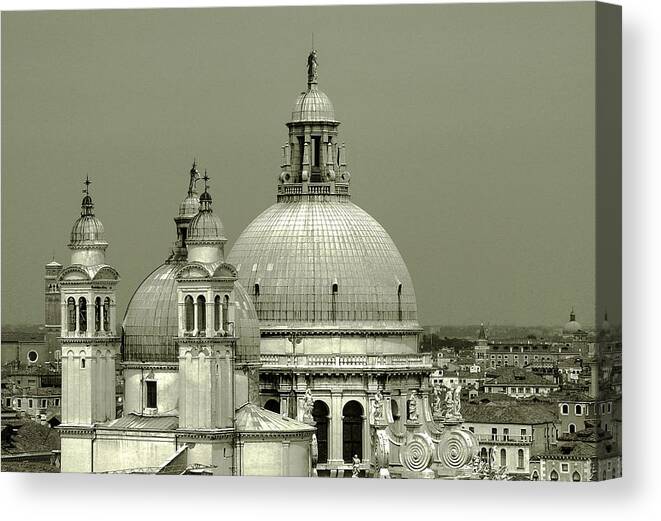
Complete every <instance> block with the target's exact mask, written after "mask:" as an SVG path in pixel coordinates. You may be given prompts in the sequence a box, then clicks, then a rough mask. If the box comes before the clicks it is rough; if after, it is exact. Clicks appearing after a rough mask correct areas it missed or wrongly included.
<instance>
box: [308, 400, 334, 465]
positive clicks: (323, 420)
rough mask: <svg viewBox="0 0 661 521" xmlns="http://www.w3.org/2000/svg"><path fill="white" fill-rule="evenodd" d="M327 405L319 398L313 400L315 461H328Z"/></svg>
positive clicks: (328, 412)
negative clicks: (315, 431) (317, 454)
mask: <svg viewBox="0 0 661 521" xmlns="http://www.w3.org/2000/svg"><path fill="white" fill-rule="evenodd" d="M329 414H330V411H329V409H328V405H326V404H325V403H324V402H322V401H321V400H317V401H315V402H314V405H313V407H312V419H313V420H314V421H315V422H316V423H317V425H316V427H317V449H318V452H319V456H318V457H317V463H328V415H329Z"/></svg>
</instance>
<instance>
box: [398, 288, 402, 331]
mask: <svg viewBox="0 0 661 521" xmlns="http://www.w3.org/2000/svg"><path fill="white" fill-rule="evenodd" d="M397 319H398V320H399V321H400V322H401V321H402V283H401V282H400V283H398V284H397Z"/></svg>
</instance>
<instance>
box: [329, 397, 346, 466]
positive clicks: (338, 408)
mask: <svg viewBox="0 0 661 521" xmlns="http://www.w3.org/2000/svg"><path fill="white" fill-rule="evenodd" d="M329 420H330V436H329V438H328V463H330V464H334V465H341V464H342V463H344V458H343V455H342V393H341V392H340V391H331V410H330V418H329Z"/></svg>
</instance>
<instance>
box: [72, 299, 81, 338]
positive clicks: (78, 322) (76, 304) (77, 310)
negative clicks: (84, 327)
mask: <svg viewBox="0 0 661 521" xmlns="http://www.w3.org/2000/svg"><path fill="white" fill-rule="evenodd" d="M73 309H74V311H75V312H76V335H79V334H80V306H79V304H78V300H76V301H75V302H74V305H73Z"/></svg>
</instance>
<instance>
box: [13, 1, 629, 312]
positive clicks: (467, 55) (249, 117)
mask: <svg viewBox="0 0 661 521" xmlns="http://www.w3.org/2000/svg"><path fill="white" fill-rule="evenodd" d="M594 18H595V16H594V8H593V6H592V4H591V3H574V4H566V3H555V4H536V5H534V4H488V5H480V6H477V5H470V4H463V5H425V6H367V7H360V6H358V7H340V6H336V7H324V8H321V7H308V8H302V7H295V8H283V7H277V8H264V7H260V8H217V9H170V10H163V9H158V10H131V11H128V10H115V11H69V12H66V11H59V12H54V11H51V12H10V13H7V12H5V13H3V15H2V186H1V188H2V214H1V215H2V323H3V324H11V323H17V322H20V323H39V322H42V321H43V267H44V265H45V263H47V262H49V261H50V260H51V258H52V256H53V255H54V257H55V259H56V260H58V261H59V262H61V263H62V264H65V265H66V264H67V263H68V262H69V260H70V253H69V251H68V249H67V244H68V242H69V233H70V230H71V225H72V224H73V221H74V220H75V219H76V218H77V217H78V215H79V213H80V201H81V197H82V188H83V184H82V181H83V180H84V178H85V176H86V175H87V174H89V176H90V179H91V180H92V185H91V187H90V189H91V193H92V196H93V198H94V201H95V204H96V213H97V216H98V217H99V218H100V219H101V220H102V222H103V223H104V225H105V229H106V238H107V240H108V241H109V243H110V246H109V248H108V250H107V261H108V262H109V263H110V264H112V265H114V266H115V267H116V268H117V269H118V270H119V272H120V274H121V276H122V280H121V283H120V286H119V290H118V306H119V313H120V314H123V311H124V309H125V307H126V304H127V303H128V301H129V299H130V296H131V294H132V293H133V291H134V290H135V289H136V288H137V286H138V284H139V283H140V281H141V280H142V279H143V278H144V277H145V276H146V275H148V274H149V272H151V271H152V269H153V268H155V267H156V266H157V265H159V264H160V263H161V262H162V261H163V260H164V259H165V258H166V256H167V254H168V253H169V251H170V247H171V244H172V242H173V241H174V239H175V236H176V234H175V225H174V222H173V217H174V216H175V215H176V212H177V208H178V204H179V202H180V201H181V200H182V199H183V197H184V196H185V194H186V190H187V186H188V170H189V169H190V165H191V162H192V159H193V157H197V158H198V162H199V164H200V167H201V168H202V169H204V168H206V169H208V172H209V176H210V177H211V181H210V187H211V191H212V193H213V196H214V211H215V212H217V213H219V214H220V215H221V217H222V219H223V222H224V224H225V230H226V234H227V236H228V238H229V244H228V247H229V248H231V245H232V243H233V241H234V240H235V239H236V238H237V237H238V235H239V234H240V233H241V231H242V230H243V229H244V228H245V227H246V226H247V225H248V224H249V223H250V221H251V220H252V219H253V218H255V217H256V216H257V215H258V214H259V213H261V211H262V210H264V209H265V208H267V207H268V206H270V205H271V204H272V203H273V202H274V201H275V190H276V180H277V176H278V175H279V173H280V169H279V165H280V158H281V148H280V147H281V146H282V144H284V142H285V141H286V139H287V129H286V127H285V122H286V121H287V120H288V118H289V117H290V113H291V107H292V106H293V103H294V100H295V99H296V96H297V94H298V93H299V92H300V91H301V90H304V88H305V87H306V60H307V54H308V52H309V50H310V46H311V37H312V33H314V42H315V47H316V49H317V52H318V61H319V70H318V72H319V88H320V89H321V90H323V91H325V92H326V93H327V94H328V95H329V97H330V98H331V100H332V101H333V104H334V106H335V111H336V115H337V117H338V119H339V120H340V121H341V122H342V124H341V126H340V139H341V140H342V141H344V142H346V144H347V148H348V163H349V169H350V170H351V172H352V181H351V182H352V187H351V190H352V200H353V201H354V202H355V203H356V204H358V205H359V206H361V207H362V208H363V209H365V210H366V211H368V212H369V213H370V214H371V215H373V216H374V217H375V218H376V219H377V220H378V221H379V222H380V223H381V224H382V225H383V226H384V227H385V229H386V230H387V231H388V232H389V233H390V235H391V236H392V238H393V240H394V241H395V243H396V244H397V246H398V248H399V250H400V252H401V253H402V256H403V258H404V260H405V261H406V263H407V266H408V268H409V271H410V273H411V276H412V279H413V282H414V285H415V290H416V295H417V300H418V310H419V317H420V321H421V323H422V324H434V325H441V324H448V325H458V324H475V323H479V322H481V321H484V322H486V323H490V324H519V325H537V324H546V325H554V324H561V323H563V322H564V321H566V320H567V317H568V314H569V311H570V308H571V307H572V306H573V307H574V308H575V310H576V313H577V318H578V320H579V321H582V322H583V323H584V324H591V323H593V322H594V320H595V318H594V317H595V314H597V315H600V314H601V313H602V311H603V310H601V309H596V307H597V306H596V304H595V262H596V260H595V230H596V225H595V145H594V143H595V44H594V38H595V33H594ZM229 248H227V251H229ZM619 306H620V304H619V301H616V300H615V299H613V302H612V303H608V307H609V315H610V316H609V318H611V322H619Z"/></svg>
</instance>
